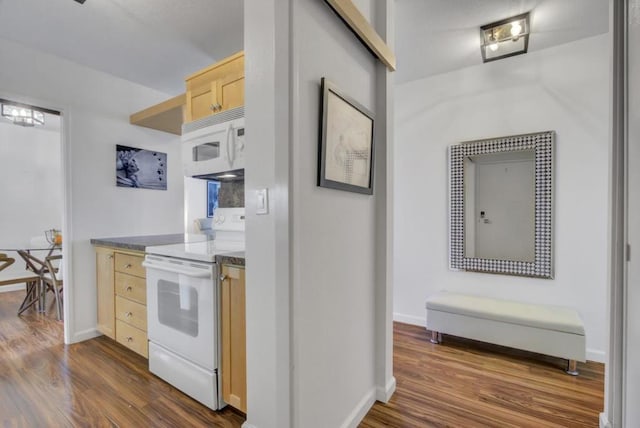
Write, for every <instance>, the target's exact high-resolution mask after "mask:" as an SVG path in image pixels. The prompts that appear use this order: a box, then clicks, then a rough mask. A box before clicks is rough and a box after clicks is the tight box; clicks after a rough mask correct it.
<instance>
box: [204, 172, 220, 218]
mask: <svg viewBox="0 0 640 428" xmlns="http://www.w3.org/2000/svg"><path fill="white" fill-rule="evenodd" d="M219 190H220V182H219V181H207V217H213V213H214V212H215V211H216V209H217V208H218V191H219Z"/></svg>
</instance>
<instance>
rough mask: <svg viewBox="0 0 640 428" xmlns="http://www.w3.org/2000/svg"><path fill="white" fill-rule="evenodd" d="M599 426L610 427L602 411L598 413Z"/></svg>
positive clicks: (601, 427)
mask: <svg viewBox="0 0 640 428" xmlns="http://www.w3.org/2000/svg"><path fill="white" fill-rule="evenodd" d="M600 428H611V422H609V419H607V414H606V413H604V412H602V413H600Z"/></svg>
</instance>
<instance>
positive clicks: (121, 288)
mask: <svg viewBox="0 0 640 428" xmlns="http://www.w3.org/2000/svg"><path fill="white" fill-rule="evenodd" d="M116 295H118V296H122V297H124V298H126V299H130V300H134V301H136V302H138V303H142V304H143V305H146V304H147V280H146V279H144V278H139V277H137V276H132V275H126V274H124V273H120V272H116Z"/></svg>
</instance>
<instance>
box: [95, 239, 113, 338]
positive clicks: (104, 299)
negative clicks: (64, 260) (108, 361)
mask: <svg viewBox="0 0 640 428" xmlns="http://www.w3.org/2000/svg"><path fill="white" fill-rule="evenodd" d="M113 262H114V257H113V249H111V248H106V247H96V286H97V288H98V327H97V328H98V331H99V332H100V333H102V334H104V335H105V336H107V337H110V338H111V339H115V338H116V324H115V321H116V319H115V300H114V299H115V294H114V270H113Z"/></svg>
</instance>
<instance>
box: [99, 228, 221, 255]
mask: <svg viewBox="0 0 640 428" xmlns="http://www.w3.org/2000/svg"><path fill="white" fill-rule="evenodd" d="M209 239H211V238H210V236H208V235H205V234H184V233H174V234H169V235H146V236H122V237H117V238H93V239H91V243H92V244H93V245H99V246H103V247H112V248H121V249H124V250H132V251H142V252H144V250H145V249H146V248H147V247H151V246H153V245H169V244H181V243H184V242H200V241H207V240H209Z"/></svg>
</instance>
